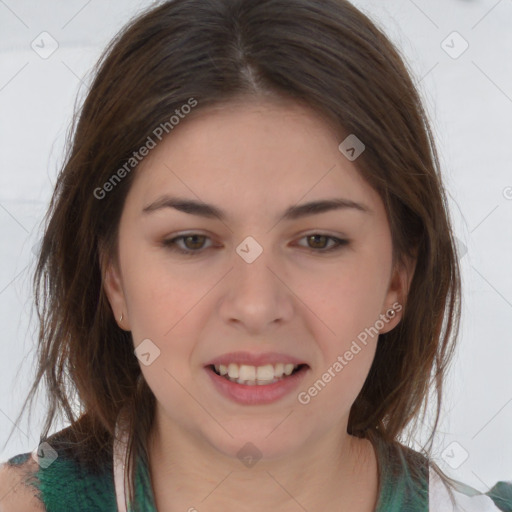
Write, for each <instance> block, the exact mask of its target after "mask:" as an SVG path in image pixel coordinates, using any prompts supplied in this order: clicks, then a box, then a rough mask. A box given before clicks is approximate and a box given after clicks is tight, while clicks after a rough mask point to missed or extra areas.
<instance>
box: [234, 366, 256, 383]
mask: <svg viewBox="0 0 512 512" xmlns="http://www.w3.org/2000/svg"><path fill="white" fill-rule="evenodd" d="M230 366H231V365H230ZM238 379H239V380H249V381H250V380H255V379H256V367H255V366H247V365H246V364H242V365H240V369H239V370H238Z"/></svg>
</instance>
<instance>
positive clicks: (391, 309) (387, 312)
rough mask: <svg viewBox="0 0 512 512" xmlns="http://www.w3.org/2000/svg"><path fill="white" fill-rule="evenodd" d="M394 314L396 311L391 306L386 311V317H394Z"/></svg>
mask: <svg viewBox="0 0 512 512" xmlns="http://www.w3.org/2000/svg"><path fill="white" fill-rule="evenodd" d="M395 315H396V311H395V310H394V309H393V308H390V309H388V310H387V311H386V316H387V317H388V318H394V317H395Z"/></svg>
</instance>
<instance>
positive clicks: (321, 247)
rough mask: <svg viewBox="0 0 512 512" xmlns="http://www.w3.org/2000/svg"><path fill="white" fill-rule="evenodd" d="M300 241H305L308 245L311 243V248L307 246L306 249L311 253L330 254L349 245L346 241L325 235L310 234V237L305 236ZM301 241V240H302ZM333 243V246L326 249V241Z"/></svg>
mask: <svg viewBox="0 0 512 512" xmlns="http://www.w3.org/2000/svg"><path fill="white" fill-rule="evenodd" d="M302 239H306V240H307V242H308V244H309V243H310V242H312V243H313V246H311V245H309V246H308V247H307V249H311V250H312V251H313V252H330V251H335V250H339V249H341V248H342V247H343V246H346V245H348V244H349V241H348V240H345V239H342V238H337V237H335V236H330V235H325V234H322V233H312V234H310V235H306V236H305V237H303V238H302ZM302 239H301V240H302ZM329 240H330V241H332V242H334V245H331V247H329V248H326V244H327V242H328V241H329Z"/></svg>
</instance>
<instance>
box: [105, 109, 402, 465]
mask: <svg viewBox="0 0 512 512" xmlns="http://www.w3.org/2000/svg"><path fill="white" fill-rule="evenodd" d="M347 135H348V134H347ZM344 138H345V137H344V136H341V135H340V134H339V133H335V131H334V129H333V128H332V127H331V126H329V125H328V124H327V123H326V122H325V121H324V120H323V119H322V118H320V117H318V116H317V114H316V113H315V112H314V111H312V110H308V109H306V108H304V107H300V106H298V105H295V104H290V103H281V104H279V103H277V102H272V103H270V102H268V101H267V102H263V101H262V102H255V101H252V102H248V103H245V104H244V103H241V102H237V103H232V104H230V105H225V106H223V107H218V108H215V109H212V108H210V109H208V110H203V111H202V112H198V113H197V115H195V116H194V117H192V116H191V117H190V118H188V119H187V118H185V119H184V120H182V121H181V123H180V124H179V125H178V126H176V127H175V128H174V129H173V131H172V132H171V134H170V135H169V136H168V137H167V138H166V139H163V140H162V142H160V143H159V144H158V145H157V146H156V147H155V148H154V149H152V150H151V151H150V154H149V155H148V156H147V157H146V159H145V160H144V161H143V162H142V163H141V164H140V165H139V167H138V168H137V171H136V172H137V175H136V177H135V180H134V183H133V185H132V187H131V189H130V192H129V194H128V196H127V199H126V203H125V206H124V210H123V213H122V217H121V221H120V229H119V266H118V267H117V266H109V271H108V272H107V277H106V281H105V288H106V291H107V294H108V296H109V300H110V303H111V305H112V309H113V311H114V313H115V315H116V317H117V318H119V316H120V315H121V313H123V315H124V318H123V320H122V322H120V325H121V326H122V328H123V329H126V330H130V331H131V333H132V336H133V342H134V346H135V347H136V348H137V354H138V357H139V359H140V361H141V363H140V364H141V368H142V371H143V374H144V377H145V379H146V381H147V383H148V385H149V387H150V388H151V389H152V391H153V393H154V394H155V396H156V399H157V404H158V412H159V413H160V415H161V417H162V418H165V422H166V423H167V425H168V426H169V428H171V429H174V430H175V431H182V432H188V434H189V435H192V436H195V438H196V439H197V440H198V442H206V443H208V444H209V445H210V446H212V447H215V448H216V449H218V450H219V451H221V452H223V453H225V454H226V455H229V456H236V454H237V452H238V451H239V450H240V448H241V447H242V446H244V445H245V443H246V442H251V443H253V444H254V445H255V446H256V447H257V448H258V450H259V451H261V452H262V453H263V455H264V456H267V457H269V458H272V457H275V456H280V455H285V454H290V453H293V452H294V451H295V450H298V449H300V447H301V446H305V444H306V443H308V442H310V441H312V440H315V439H320V438H322V437H323V436H325V435H328V434H329V433H330V434H333V433H334V432H337V433H338V434H337V435H340V433H346V427H347V421H348V415H349V411H350V407H351V405H352V403H353V402H354V400H355V399H356V397H357V395H358V393H359V392H360V390H361V388H362V386H363V383H364V381H365V379H366V376H367V374H368V371H369V369H370V366H371V364H372V360H373V358H374V354H375V349H376V344H377V336H374V337H372V335H371V334H372V333H375V332H376V331H380V332H381V333H383V332H387V331H389V330H391V329H392V328H393V327H395V326H396V324H397V323H398V321H399V319H400V316H401V315H400V312H399V310H400V309H401V308H400V306H399V307H398V311H397V314H396V315H395V317H394V318H393V319H392V320H388V319H387V318H386V317H384V316H383V315H384V314H385V313H386V311H387V310H388V309H389V308H390V307H392V305H393V304H395V307H396V306H397V304H396V302H399V303H401V301H402V299H403V295H402V293H403V290H406V286H408V281H407V280H406V275H405V271H404V270H397V271H396V272H395V271H393V269H392V244H391V234H390V230H389V225H388V221H387V216H386V212H385V209H384V205H383V203H382V201H381V199H380V197H379V195H378V194H377V193H376V192H375V191H374V190H373V189H372V188H371V187H370V186H369V185H368V184H367V183H366V182H365V181H363V179H362V177H361V175H360V173H359V172H358V170H357V168H356V166H355V163H353V162H351V161H349V160H348V159H347V158H346V157H345V156H344V155H343V154H342V153H341V152H340V150H339V149H338V146H339V144H340V143H341V142H342V140H343V139H344ZM363 142H364V141H363ZM104 200H108V198H107V199H104ZM341 200H343V201H346V202H351V203H357V204H358V205H359V206H358V207H353V206H345V207H338V208H329V209H327V208H318V209H316V210H315V208H302V207H303V206H304V205H306V204H308V203H312V202H317V201H341ZM173 202H174V204H178V203H181V204H182V205H183V206H182V207H179V205H178V207H173V206H172V204H171V203H173ZM188 202H190V203H192V202H193V203H194V205H195V206H191V205H188V206H187V205H186V203H188ZM199 205H200V206H199ZM206 205H208V207H207V206H206ZM212 210H214V211H215V214H211V213H209V212H211V211H212ZM219 212H220V214H219ZM287 212H288V214H287ZM216 214H219V217H220V218H219V217H218V216H217V215H216ZM191 235H193V236H191ZM313 235H316V236H313ZM187 236H189V238H187ZM178 237H184V238H178ZM330 237H332V238H330ZM172 239H175V241H174V243H173V244H171V243H170V242H169V241H171V240H172ZM336 239H340V240H346V242H343V243H341V244H339V243H337V242H336ZM180 250H183V251H187V253H186V254H184V253H182V252H180ZM383 318H385V321H384V320H383ZM372 329H373V330H372ZM369 333H370V334H369ZM221 364H222V366H221ZM297 364H300V365H301V366H299V369H298V371H296V373H293V374H292V375H291V376H287V375H286V374H284V375H283V371H286V370H288V372H289V371H290V370H289V369H290V368H296V365H297ZM212 365H213V366H212ZM215 365H217V371H218V372H219V373H225V372H226V371H229V373H228V376H227V377H229V375H231V377H230V379H228V378H227V377H226V376H219V375H217V374H216V373H215V371H214V369H215ZM287 365H293V366H287ZM237 372H238V379H241V381H240V382H241V383H240V382H233V381H234V380H236V375H237ZM280 374H281V375H283V376H281V377H279V375H280ZM315 383H316V386H315Z"/></svg>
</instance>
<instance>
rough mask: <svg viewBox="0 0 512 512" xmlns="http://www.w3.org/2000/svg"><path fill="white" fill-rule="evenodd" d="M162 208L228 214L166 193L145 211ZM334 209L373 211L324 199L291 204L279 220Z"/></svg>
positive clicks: (223, 216) (222, 216)
mask: <svg viewBox="0 0 512 512" xmlns="http://www.w3.org/2000/svg"><path fill="white" fill-rule="evenodd" d="M162 208H174V209H175V210H178V211H180V212H184V213H188V214H190V215H198V216H200V217H206V218H209V219H211V218H218V219H219V220H221V221H224V220H226V218H227V214H226V212H225V211H223V210H221V209H220V208H218V207H217V206H214V205H211V204H207V203H204V202H202V201H196V200H194V199H185V198H179V197H171V196H168V195H164V196H162V197H160V198H158V199H157V200H156V201H154V202H152V203H151V204H149V205H147V206H145V207H144V208H143V210H142V211H143V213H151V212H154V211H156V210H160V209H162ZM333 210H355V211H359V212H363V213H368V214H370V213H373V211H372V210H371V209H370V208H369V207H368V206H366V205H364V204H362V203H358V202H356V201H352V200H350V199H344V198H334V199H323V200H319V201H312V202H309V203H304V204H300V205H294V206H290V207H289V208H287V209H286V210H285V212H284V213H283V214H282V215H281V217H280V218H279V219H278V220H296V219H299V218H302V217H307V216H309V215H318V214H320V213H325V212H328V211H333Z"/></svg>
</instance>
